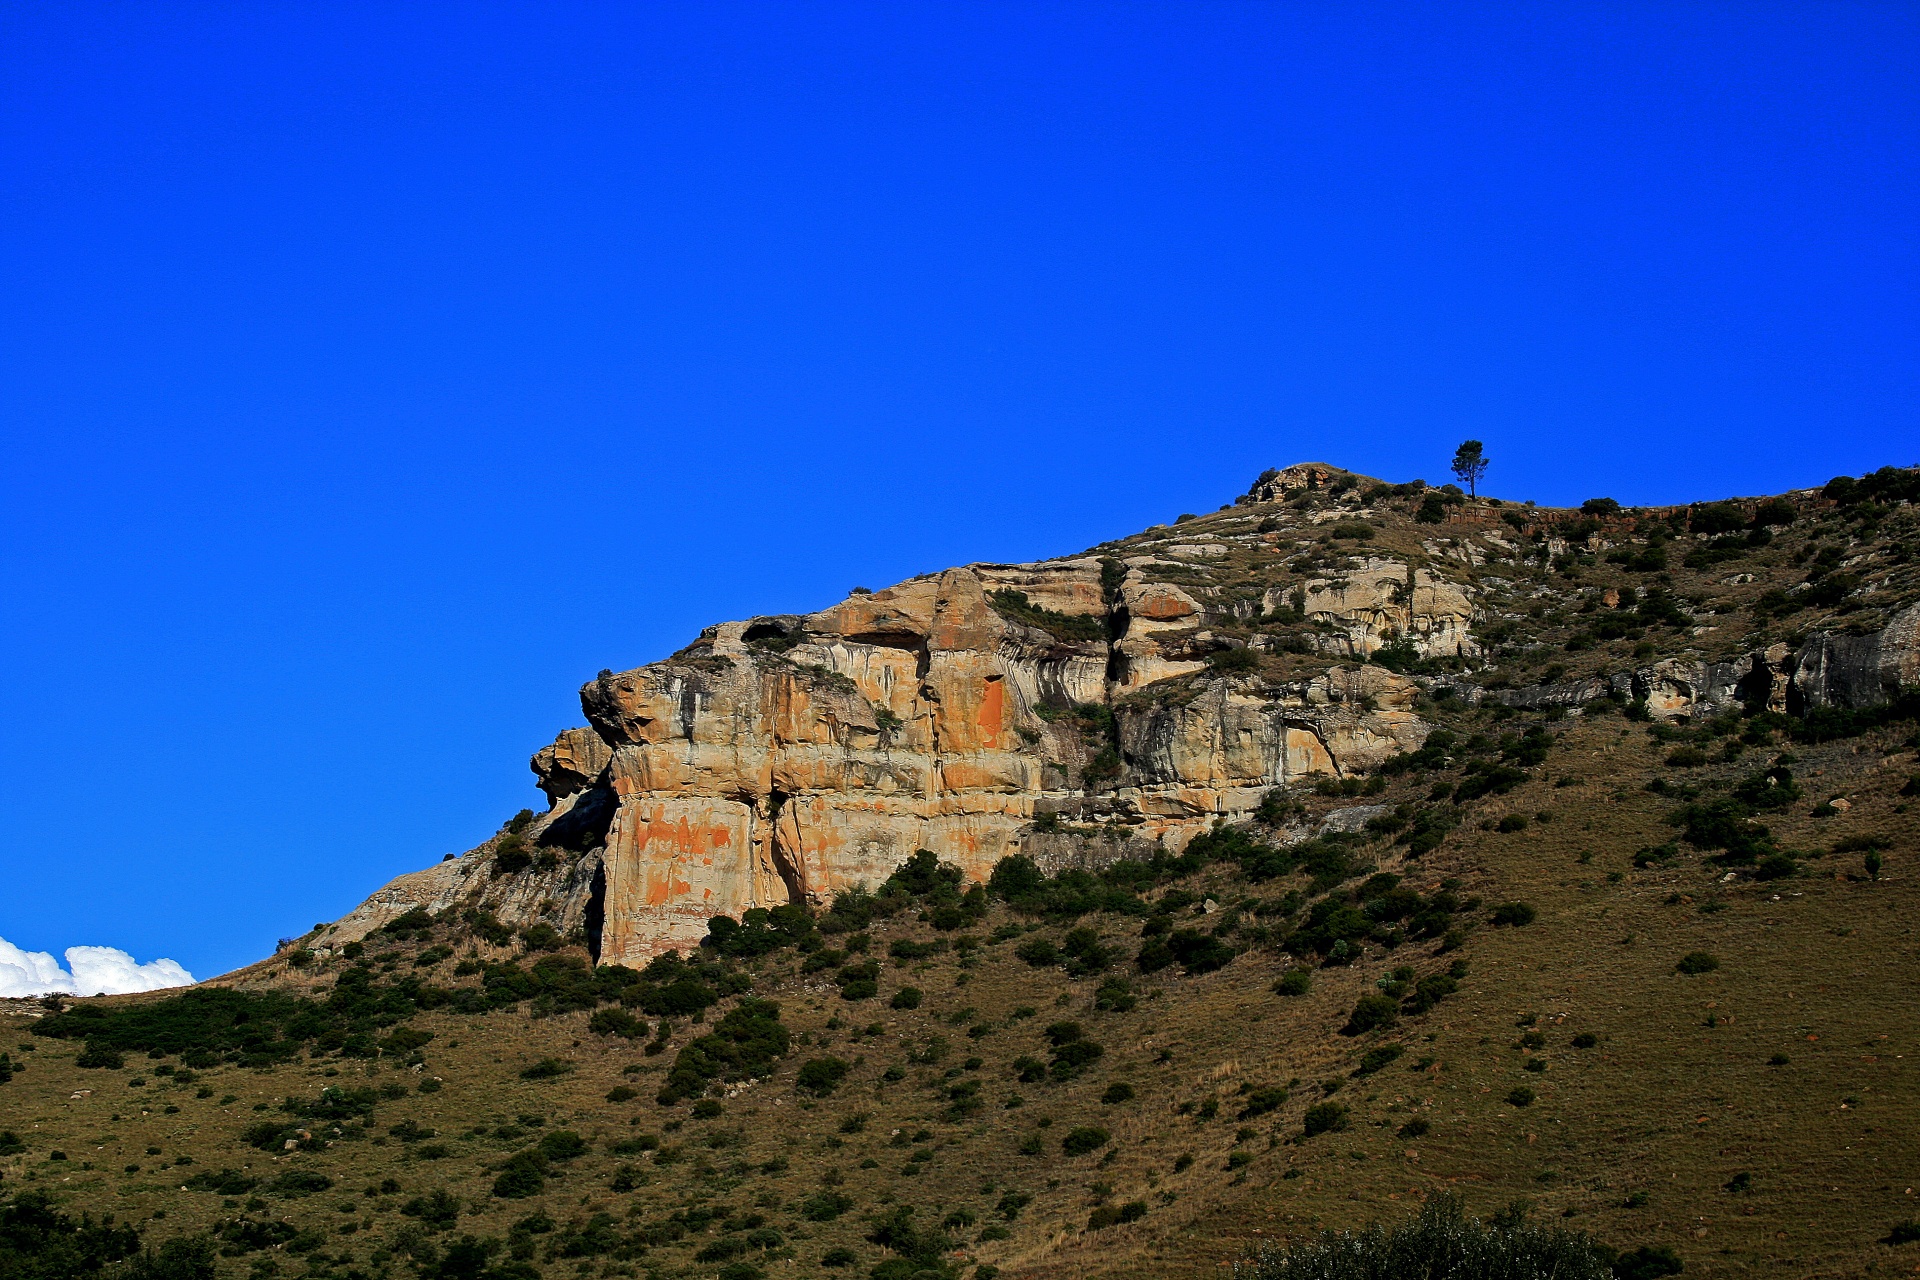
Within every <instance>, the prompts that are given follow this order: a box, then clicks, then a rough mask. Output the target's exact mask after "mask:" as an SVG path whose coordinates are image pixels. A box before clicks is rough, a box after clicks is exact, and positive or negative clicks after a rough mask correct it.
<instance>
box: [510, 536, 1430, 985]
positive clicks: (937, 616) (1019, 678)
mask: <svg viewBox="0 0 1920 1280" xmlns="http://www.w3.org/2000/svg"><path fill="white" fill-rule="evenodd" d="M1101 571H1102V565H1101V563H1100V562H1099V561H1098V560H1092V559H1086V560H1068V561H1060V562H1053V563H1048V564H1034V565H1013V566H1002V565H976V566H969V567H967V568H962V569H953V570H949V571H947V572H946V573H943V574H940V575H938V576H936V577H931V578H925V579H918V580H915V581H912V582H907V583H902V584H901V585H899V586H897V587H893V588H889V589H887V590H885V591H879V592H875V593H873V594H871V595H857V596H853V597H851V598H849V599H848V600H846V601H843V602H841V603H840V604H838V605H835V606H834V607H833V608H831V609H827V610H823V611H822V612H820V613H816V614H812V615H809V616H807V617H803V618H780V619H757V620H755V621H753V622H751V623H729V624H726V625H723V626H719V627H715V628H713V629H711V630H710V631H708V632H707V633H706V634H705V635H703V636H702V638H701V640H700V641H699V642H698V643H696V644H695V645H694V646H692V647H691V648H689V649H688V650H687V651H685V652H683V653H682V654H679V655H676V656H675V657H674V658H672V659H669V660H668V661H666V662H662V663H657V664H654V665H652V666H649V667H643V668H640V669H639V670H636V671H629V672H623V673H620V674H618V675H614V674H608V675H604V676H602V677H601V678H600V679H598V680H596V681H594V682H593V683H592V684H589V685H588V686H586V688H585V689H583V690H582V691H581V703H582V706H583V708H584V709H585V711H586V714H587V717H588V719H589V721H590V722H591V724H592V733H593V734H594V735H595V736H596V737H597V738H598V739H599V740H600V741H601V742H602V743H604V744H605V749H604V751H602V750H601V749H599V748H594V747H591V746H590V745H583V744H582V743H581V741H580V735H581V734H582V732H583V731H580V730H573V731H569V733H568V734H565V735H562V739H561V741H560V742H558V743H556V744H555V745H554V746H553V747H550V748H546V749H544V750H543V751H542V752H541V753H540V754H539V755H538V756H536V757H535V760H534V768H535V770H536V772H538V773H540V775H541V785H542V787H543V788H544V789H545V790H546V791H547V792H548V794H549V795H550V796H555V797H558V798H559V799H560V800H562V801H567V802H570V801H571V797H572V796H573V795H574V794H576V793H579V794H585V793H586V792H588V791H589V790H591V789H595V788H599V789H604V790H605V791H608V792H610V793H611V795H612V797H613V802H614V806H615V809H614V813H613V817H612V821H611V824H610V826H609V828H608V830H607V832H606V837H605V844H604V852H603V853H601V855H600V861H601V865H602V867H603V869H604V870H603V874H604V905H603V907H602V911H603V915H602V918H601V919H602V923H601V925H600V952H601V955H602V956H603V957H605V958H608V959H638V958H641V957H643V956H646V955H648V954H651V953H653V952H655V951H658V950H660V949H662V948H665V947H670V946H684V945H687V944H688V943H690V942H693V941H696V940H697V939H698V938H700V937H701V936H702V935H704V933H705V932H706V922H707V920H708V919H709V918H710V917H712V916H714V915H716V914H721V913H727V914H738V913H739V912H740V911H742V910H745V909H747V908H749V907H754V906H772V905H778V904H780V903H783V902H789V901H800V900H805V901H810V902H816V903H818V902H823V901H825V900H826V899H828V898H830V897H831V896H832V895H833V894H835V893H837V892H839V891H840V890H842V889H845V888H848V887H850V886H851V885H854V884H857V883H862V882H865V883H869V884H871V883H877V882H878V881H880V880H882V879H884V878H885V877H886V876H887V874H888V873H889V872H891V871H892V870H893V868H894V867H896V866H898V865H899V863H900V862H901V861H902V860H904V859H905V858H906V857H908V856H909V855H910V854H912V852H913V851H914V850H916V849H923V848H924V849H931V850H933V851H934V852H935V853H936V854H938V855H939V856H940V857H941V858H942V859H943V860H944V861H947V862H951V863H955V864H957V865H959V866H960V867H961V868H963V869H964V870H965V872H966V873H967V874H968V875H969V876H970V877H973V878H976V879H984V878H985V877H986V876H987V875H988V874H989V873H990V871H991V870H992V867H993V864H994V863H995V862H997V861H999V859H1001V858H1002V857H1005V856H1006V855H1007V854H1009V853H1014V852H1019V851H1021V850H1023V849H1024V848H1026V847H1027V844H1028V843H1029V841H1030V839H1031V837H1032V835H1033V834H1034V833H1033V831H1032V824H1033V821H1034V819H1035V817H1036V816H1037V815H1039V814H1042V813H1047V812H1053V813H1061V814H1064V815H1066V816H1067V817H1068V818H1069V819H1072V820H1084V821H1092V822H1098V823H1100V824H1103V825H1106V826H1109V827H1112V828H1114V829H1115V834H1116V835H1124V836H1125V837H1126V838H1127V839H1129V840H1134V841H1137V840H1145V841H1162V842H1164V843H1165V845H1166V846H1167V847H1172V848H1178V847H1179V846H1180V845H1181V844H1183V843H1184V842H1185V840H1186V839H1187V838H1189V837H1190V836H1191V835H1192V834H1194V833H1195V832H1197V831H1198V830H1200V829H1201V828H1203V827H1204V826H1205V825H1206V823H1208V822H1209V821H1211V820H1212V819H1214V818H1216V817H1219V816H1222V815H1227V816H1232V815H1238V814H1241V813H1244V812H1246V811H1247V810H1250V809H1251V808H1253V807H1254V806H1256V805H1257V804H1258V803H1259V801H1260V797H1261V796H1262V795H1263V794H1264V793H1265V791H1266V789H1267V788H1269V787H1271V786H1274V785H1275V784H1278V783H1284V782H1287V781H1289V780H1291V779H1295V778H1299V777H1302V776H1306V775H1310V774H1315V773H1341V772H1348V771H1351V770H1353V769H1356V768H1363V767H1365V766H1366V765H1368V764H1371V763H1373V762H1376V761H1377V760H1379V759H1380V758H1382V757H1384V756H1385V755H1387V754H1391V753H1392V752H1394V751H1397V750H1402V749H1405V748H1407V747H1410V746H1416V745H1418V743H1419V741H1420V740H1421V738H1422V736H1423V732H1422V729H1423V726H1422V725H1421V723H1420V721H1419V720H1418V718H1417V717H1416V716H1414V715H1413V714H1412V712H1411V710H1410V706H1411V700H1412V693H1413V690H1414V685H1413V682H1411V681H1409V680H1405V679H1403V678H1401V677H1398V676H1395V675H1393V674H1392V673H1390V672H1387V671H1383V670H1378V669H1374V668H1363V669H1359V670H1356V671H1353V672H1342V673H1330V674H1329V675H1326V676H1322V677H1320V678H1317V679H1314V680H1311V681H1307V682H1302V683H1301V684H1299V685H1298V686H1288V687H1282V688H1274V687H1270V686H1269V685H1267V684H1266V683H1265V682H1264V681H1262V680H1260V679H1259V678H1258V677H1234V676H1221V677H1219V678H1215V679H1211V680H1204V681H1202V682H1200V683H1199V684H1197V685H1196V687H1195V688H1194V689H1193V691H1192V692H1193V696H1192V698H1191V700H1190V701H1186V702H1185V703H1184V704H1183V705H1178V706H1168V705H1165V704H1161V703H1146V704H1143V705H1141V706H1138V707H1132V706H1128V705H1125V704H1122V705H1120V706H1119V707H1117V708H1114V709H1113V710H1111V711H1109V710H1108V707H1109V704H1110V702H1111V701H1112V699H1113V698H1114V697H1115V696H1116V695H1118V694H1122V693H1125V692H1128V691H1134V690H1138V689H1140V688H1142V687H1144V686H1145V685H1146V684H1150V683H1153V682H1154V681H1156V680H1160V679H1166V678H1168V677H1169V676H1172V675H1184V674H1187V673H1190V672H1197V671H1201V670H1204V669H1205V668H1206V663H1205V662H1203V661H1198V660H1194V659H1191V658H1186V657H1184V656H1183V657H1178V658H1170V657H1168V656H1167V654H1166V650H1165V645H1164V643H1163V641H1162V639H1161V637H1163V636H1166V635H1168V633H1169V630H1170V629H1171V630H1173V631H1176V632H1179V633H1181V641H1182V647H1181V648H1180V649H1179V650H1178V652H1179V653H1180V654H1182V655H1184V654H1186V653H1189V652H1198V651H1201V650H1199V649H1197V648H1196V647H1195V640H1194V637H1193V636H1192V635H1191V634H1190V633H1191V632H1192V630H1193V624H1194V620H1195V619H1196V618H1197V617H1198V616H1199V615H1200V613H1201V610H1200V609H1199V607H1198V605H1197V603H1196V602H1194V601H1193V600H1192V599H1191V598H1190V597H1188V596H1186V595H1185V593H1183V592H1180V591H1179V590H1178V589H1177V588H1174V587H1171V586H1170V585H1169V584H1164V583H1153V582H1151V581H1149V580H1147V579H1146V578H1145V576H1144V575H1143V574H1141V573H1140V572H1139V571H1138V570H1133V571H1129V572H1128V573H1127V574H1126V575H1125V579H1124V580H1123V581H1122V582H1121V584H1120V585H1119V588H1118V590H1117V591H1116V592H1114V593H1113V599H1112V600H1111V602H1110V601H1109V595H1108V591H1107V590H1106V589H1105V588H1103V586H1102V583H1101ZM1010 590H1011V591H1019V592H1021V593H1022V594H1023V595H1024V596H1025V599H1026V601H1027V602H1028V604H1029V605H1031V606H1032V607H1033V609H1034V610H1035V611H1040V610H1044V611H1046V614H1051V615H1053V618H1054V619H1086V620H1089V621H1091V622H1093V623H1095V624H1097V625H1096V626H1093V627H1087V626H1081V627H1077V628H1076V627H1062V628H1061V629H1062V630H1065V631H1067V633H1068V634H1069V635H1070V636H1071V635H1073V634H1075V633H1076V632H1084V631H1092V632H1093V633H1094V637H1097V638H1092V637H1089V638H1069V639H1062V638H1060V636H1058V635H1056V634H1054V632H1052V631H1049V630H1047V629H1046V628H1045V627H1044V626H1041V625H1034V624H1033V623H1032V622H1031V621H1028V620H1023V619H1022V617H1021V616H1020V614H1019V612H1017V611H1003V610H1002V609H1000V608H996V606H995V603H994V601H993V599H992V593H993V592H996V591H1001V592H1004V591H1010ZM1136 608H1138V609H1139V614H1138V615H1137V616H1136V614H1135V612H1134V611H1135V609H1136ZM1046 614H1039V613H1037V612H1036V613H1035V614H1034V615H1033V616H1037V617H1040V618H1042V620H1043V621H1045V620H1047V619H1046ZM1362 625H1364V624H1362ZM1115 633H1117V634H1115ZM1088 706H1092V707H1098V708H1100V709H1101V711H1102V712H1104V713H1105V716H1111V718H1112V722H1113V730H1112V732H1111V734H1109V733H1108V732H1106V731H1105V730H1104V723H1105V716H1099V717H1094V720H1095V721H1096V722H1097V723H1089V721H1088V717H1087V716H1086V715H1085V714H1084V713H1075V712H1074V710H1073V709H1074V708H1075V707H1088ZM1103 753H1105V754H1106V755H1107V756H1110V757H1111V756H1114V755H1116V754H1117V756H1118V757H1119V761H1122V762H1124V763H1120V764H1119V765H1118V767H1116V764H1115V763H1112V762H1107V763H1103V762H1102V760H1101V757H1102V754H1103ZM601 758H604V759H605V761H606V763H605V766H604V768H603V770H602V772H601V773H600V774H598V775H596V776H595V777H593V778H591V779H586V778H585V775H584V773H583V771H582V770H581V769H580V768H579V766H578V764H577V763H576V762H579V761H593V760H598V759H601Z"/></svg>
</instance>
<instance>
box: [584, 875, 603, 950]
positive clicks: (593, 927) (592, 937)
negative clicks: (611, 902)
mask: <svg viewBox="0 0 1920 1280" xmlns="http://www.w3.org/2000/svg"><path fill="white" fill-rule="evenodd" d="M606 922H607V864H606V862H605V860H604V859H602V860H598V861H596V862H595V863H594V867H593V885H592V887H591V888H589V889H588V890H587V908H586V912H585V918H584V919H583V920H582V922H581V923H582V926H583V927H584V928H585V930H586V934H587V954H588V956H590V957H591V958H592V961H593V963H594V964H599V963H600V933H601V929H602V927H603V926H604V925H605V924H606Z"/></svg>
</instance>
